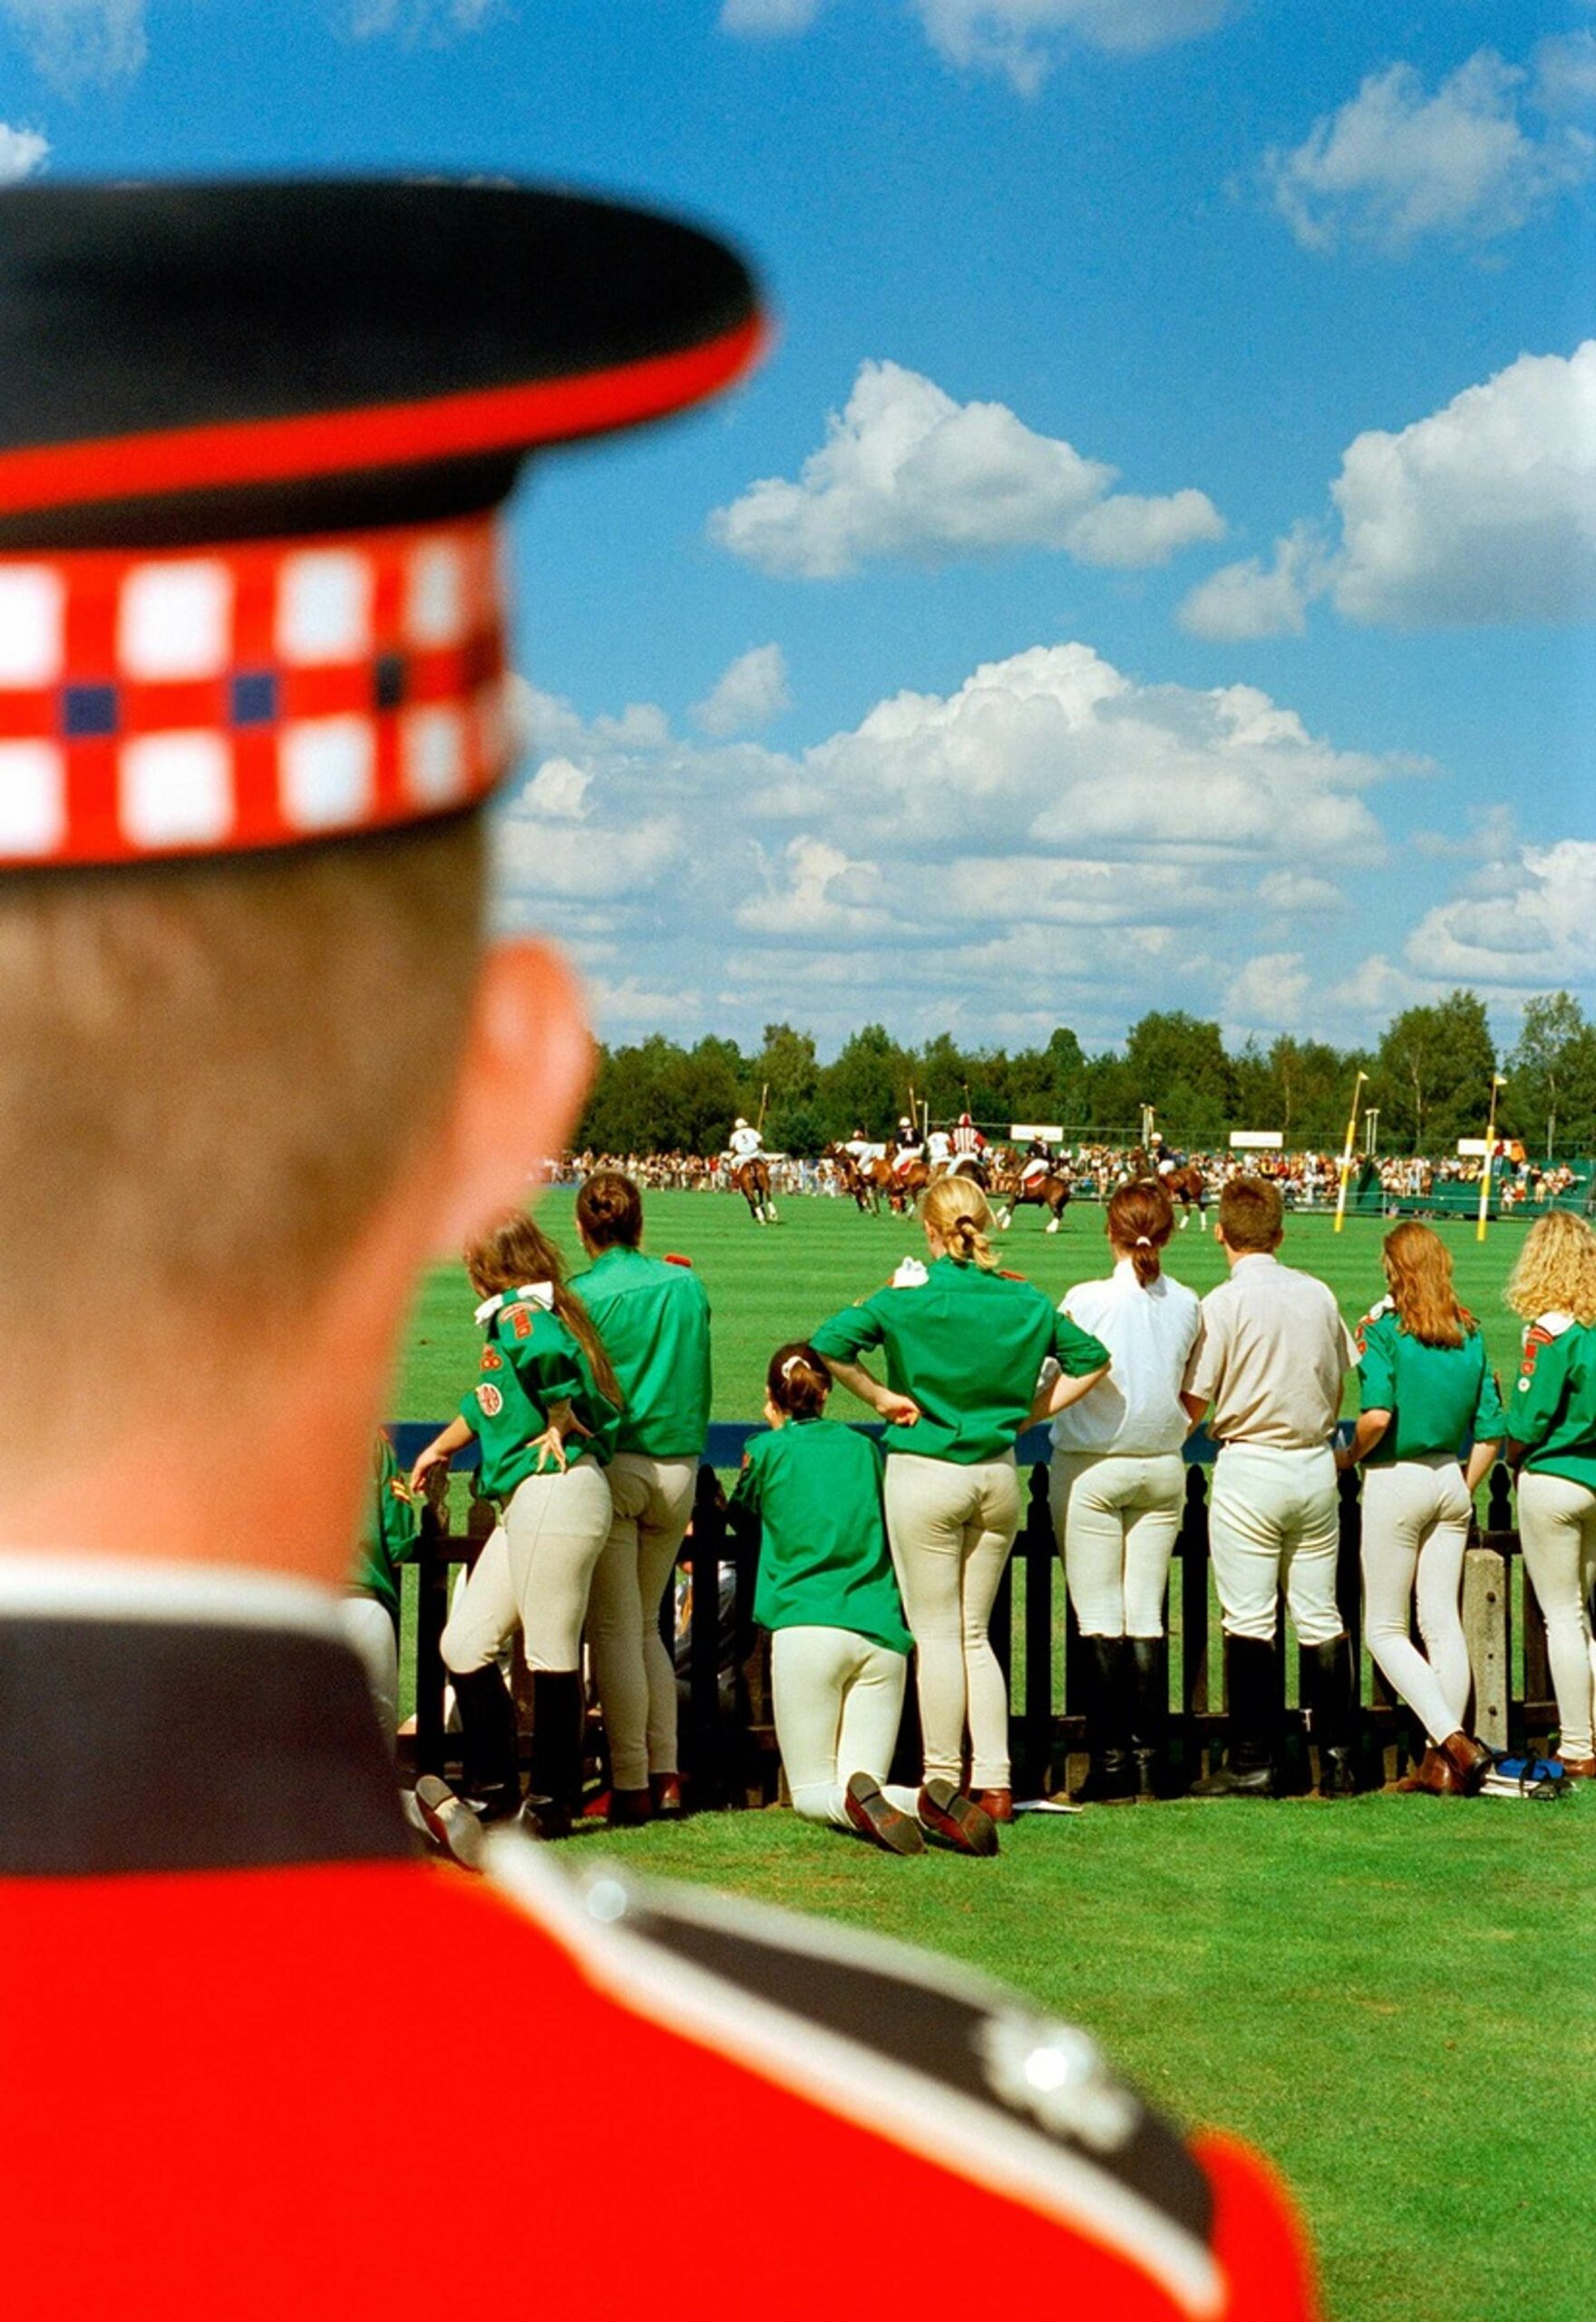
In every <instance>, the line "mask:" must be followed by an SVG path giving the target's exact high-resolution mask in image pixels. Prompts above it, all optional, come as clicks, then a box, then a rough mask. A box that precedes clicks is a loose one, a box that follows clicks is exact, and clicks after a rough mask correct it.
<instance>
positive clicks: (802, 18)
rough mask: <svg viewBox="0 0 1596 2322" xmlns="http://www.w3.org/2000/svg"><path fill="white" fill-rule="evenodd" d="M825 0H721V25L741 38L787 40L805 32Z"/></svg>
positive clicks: (727, 31) (724, 30) (722, 28)
mask: <svg viewBox="0 0 1596 2322" xmlns="http://www.w3.org/2000/svg"><path fill="white" fill-rule="evenodd" d="M824 5H825V0H722V5H721V12H720V28H721V30H722V32H723V33H736V34H740V35H741V36H742V38H744V40H787V39H791V38H792V36H793V34H795V33H806V32H807V31H808V30H809V28H810V26H811V24H813V22H814V20H815V18H816V17H817V16H818V15H820V12H821V10H822V7H823V6H824Z"/></svg>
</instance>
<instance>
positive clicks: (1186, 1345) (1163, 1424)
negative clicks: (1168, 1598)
mask: <svg viewBox="0 0 1596 2322" xmlns="http://www.w3.org/2000/svg"><path fill="white" fill-rule="evenodd" d="M1105 1222H1106V1226H1107V1234H1108V1246H1109V1250H1110V1252H1111V1253H1112V1254H1113V1258H1114V1272H1113V1273H1112V1274H1110V1275H1109V1276H1108V1278H1107V1280H1106V1281H1097V1282H1083V1283H1076V1285H1075V1288H1074V1289H1073V1290H1070V1291H1067V1292H1066V1294H1065V1297H1064V1300H1063V1302H1062V1303H1061V1305H1060V1307H1059V1310H1058V1311H1059V1312H1060V1313H1061V1314H1064V1315H1066V1316H1067V1317H1068V1318H1069V1320H1070V1321H1071V1322H1075V1323H1076V1324H1077V1325H1078V1326H1079V1327H1080V1328H1081V1329H1082V1330H1085V1331H1089V1332H1091V1333H1092V1334H1093V1336H1094V1337H1095V1338H1096V1339H1098V1340H1100V1341H1102V1343H1103V1344H1104V1345H1105V1347H1107V1349H1108V1350H1109V1352H1110V1353H1111V1355H1112V1356H1113V1358H1114V1367H1113V1370H1112V1371H1111V1372H1110V1374H1109V1376H1108V1378H1107V1379H1106V1380H1105V1381H1104V1382H1103V1384H1102V1386H1101V1387H1099V1388H1098V1389H1097V1390H1095V1392H1094V1393H1092V1394H1090V1395H1087V1396H1085V1398H1084V1399H1083V1400H1080V1401H1078V1402H1075V1403H1072V1404H1071V1405H1070V1406H1069V1407H1068V1408H1067V1409H1066V1410H1062V1411H1060V1413H1059V1414H1058V1416H1057V1418H1056V1420H1054V1422H1053V1463H1052V1468H1051V1472H1050V1475H1049V1478H1048V1481H1049V1487H1050V1489H1049V1497H1050V1499H1051V1502H1052V1507H1053V1527H1054V1532H1055V1535H1056V1538H1057V1541H1058V1549H1059V1554H1060V1556H1062V1557H1063V1559H1064V1568H1065V1576H1066V1581H1067V1583H1068V1585H1069V1594H1070V1600H1071V1602H1072V1603H1073V1605H1075V1619H1076V1621H1077V1622H1078V1624H1079V1625H1080V1631H1081V1635H1082V1638H1083V1639H1084V1641H1085V1647H1086V1677H1087V1688H1088V1690H1087V1694H1086V1748H1087V1751H1088V1752H1089V1754H1090V1757H1091V1771H1090V1773H1089V1775H1088V1777H1087V1780H1086V1782H1085V1786H1084V1787H1083V1788H1082V1789H1081V1790H1077V1791H1076V1793H1075V1795H1076V1797H1077V1798H1079V1799H1081V1800H1103V1801H1105V1802H1114V1801H1117V1800H1127V1799H1132V1798H1157V1797H1160V1796H1162V1795H1163V1792H1164V1791H1165V1790H1167V1788H1168V1786H1169V1781H1168V1753H1169V1661H1168V1654H1167V1648H1166V1645H1165V1641H1164V1633H1163V1605H1164V1593H1165V1590H1166V1588H1167V1585H1168V1582H1169V1566H1170V1558H1171V1556H1173V1553H1174V1545H1175V1538H1176V1536H1177V1534H1178V1533H1179V1531H1180V1527H1181V1516H1182V1510H1183V1508H1184V1506H1185V1482H1186V1471H1185V1462H1184V1460H1183V1459H1182V1445H1183V1443H1184V1442H1185V1439H1186V1435H1187V1432H1188V1430H1189V1427H1190V1421H1189V1420H1188V1419H1187V1416H1186V1410H1185V1406H1184V1405H1183V1404H1182V1401H1181V1387H1182V1381H1184V1379H1185V1375H1186V1365H1187V1363H1188V1361H1190V1359H1191V1356H1192V1351H1193V1350H1194V1349H1195V1347H1196V1345H1197V1342H1198V1341H1199V1340H1200V1338H1201V1337H1202V1307H1201V1305H1200V1303H1199V1302H1198V1299H1197V1295H1196V1293H1195V1292H1194V1291H1192V1290H1188V1289H1187V1287H1186V1285H1185V1284H1184V1283H1180V1282H1172V1281H1171V1280H1170V1278H1169V1276H1168V1275H1167V1274H1165V1273H1163V1269H1162V1266H1161V1264H1160V1261H1159V1253H1160V1251H1161V1250H1162V1249H1163V1246H1164V1244H1165V1243H1166V1242H1167V1241H1168V1240H1169V1237H1170V1234H1171V1233H1172V1231H1173V1226H1174V1212H1173V1207H1172V1206H1171V1204H1170V1199H1169V1196H1168V1195H1167V1194H1166V1193H1165V1192H1164V1190H1163V1186H1162V1185H1154V1184H1153V1183H1152V1182H1151V1181H1146V1182H1143V1183H1141V1184H1138V1185H1122V1186H1121V1188H1120V1190H1119V1191H1118V1193H1116V1194H1115V1195H1114V1198H1113V1199H1112V1200H1111V1201H1110V1203H1109V1205H1108V1209H1107V1215H1106V1221H1105Z"/></svg>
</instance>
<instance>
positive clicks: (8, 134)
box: [0, 121, 50, 185]
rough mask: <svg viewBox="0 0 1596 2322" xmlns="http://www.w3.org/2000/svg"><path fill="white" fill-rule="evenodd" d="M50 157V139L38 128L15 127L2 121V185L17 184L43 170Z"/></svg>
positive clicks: (0, 168) (0, 135)
mask: <svg viewBox="0 0 1596 2322" xmlns="http://www.w3.org/2000/svg"><path fill="white" fill-rule="evenodd" d="M49 157H50V140H49V139H48V138H47V137H44V136H41V134H40V132H38V131H37V130H36V129H14V128H13V127H12V126H11V124H10V123H9V122H4V121H0V185H17V184H20V182H21V181H22V180H23V179H24V178H31V177H32V176H33V174H34V171H35V170H42V169H43V168H44V163H45V162H46V161H48V159H49Z"/></svg>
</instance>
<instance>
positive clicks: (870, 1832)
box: [846, 1774, 926, 1855]
mask: <svg viewBox="0 0 1596 2322" xmlns="http://www.w3.org/2000/svg"><path fill="white" fill-rule="evenodd" d="M846 1799H847V1807H848V1820H849V1822H850V1823H851V1825H852V1828H853V1829H856V1830H857V1831H858V1833H859V1835H860V1837H861V1839H870V1840H871V1843H872V1844H873V1845H875V1846H878V1847H881V1848H883V1849H885V1851H886V1852H887V1853H888V1854H898V1855H910V1854H924V1852H925V1850H926V1839H925V1832H924V1831H923V1830H922V1829H920V1824H919V1823H918V1822H915V1821H912V1820H910V1817H909V1816H908V1815H907V1814H902V1813H900V1812H899V1810H898V1809H897V1807H896V1806H894V1805H893V1804H892V1802H891V1800H890V1799H889V1798H888V1797H887V1796H886V1795H885V1793H884V1792H883V1790H882V1789H881V1784H880V1782H879V1781H875V1780H874V1779H873V1778H872V1777H871V1775H870V1774H852V1775H851V1776H850V1777H849V1781H848V1788H847V1791H846Z"/></svg>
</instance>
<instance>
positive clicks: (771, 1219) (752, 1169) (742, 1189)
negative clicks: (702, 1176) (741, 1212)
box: [732, 1153, 776, 1225]
mask: <svg viewBox="0 0 1596 2322" xmlns="http://www.w3.org/2000/svg"><path fill="white" fill-rule="evenodd" d="M732 1183H733V1185H735V1187H736V1189H737V1191H738V1192H739V1193H740V1194H741V1195H742V1196H743V1198H744V1201H745V1202H746V1203H747V1205H748V1213H749V1215H750V1216H751V1217H752V1218H753V1220H754V1224H755V1225H774V1224H775V1222H776V1205H775V1204H774V1201H772V1199H771V1197H770V1163H769V1162H768V1161H766V1160H764V1158H763V1157H762V1156H760V1155H759V1154H757V1153H756V1154H755V1155H754V1158H753V1159H752V1160H751V1161H740V1162H739V1163H738V1164H737V1166H736V1167H735V1169H734V1170H733V1171H732Z"/></svg>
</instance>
